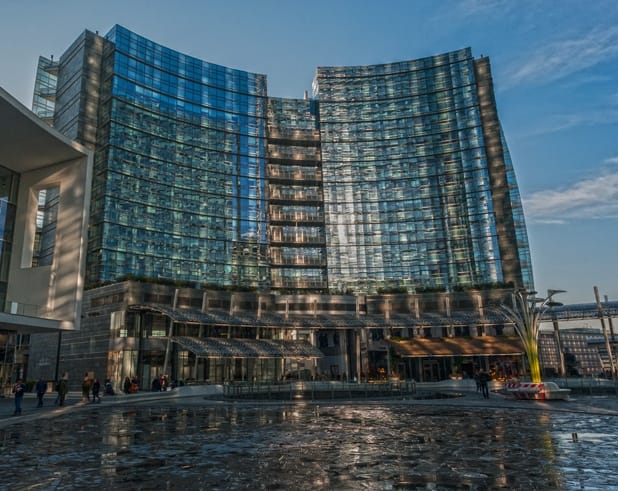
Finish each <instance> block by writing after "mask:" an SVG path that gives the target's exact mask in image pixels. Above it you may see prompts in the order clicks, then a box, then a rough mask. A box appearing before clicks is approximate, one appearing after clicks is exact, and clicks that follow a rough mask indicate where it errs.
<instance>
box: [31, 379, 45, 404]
mask: <svg viewBox="0 0 618 491" xmlns="http://www.w3.org/2000/svg"><path fill="white" fill-rule="evenodd" d="M34 390H35V391H36V398H37V404H36V407H43V396H44V395H45V392H47V382H46V381H45V380H43V377H41V378H39V381H38V382H37V383H36V386H35V387H34Z"/></svg>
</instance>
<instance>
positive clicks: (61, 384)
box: [13, 373, 68, 416]
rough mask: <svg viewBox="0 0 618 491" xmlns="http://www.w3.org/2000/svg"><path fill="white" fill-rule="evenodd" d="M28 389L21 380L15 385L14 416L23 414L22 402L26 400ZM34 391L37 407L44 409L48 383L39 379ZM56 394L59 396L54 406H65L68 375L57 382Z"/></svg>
mask: <svg viewBox="0 0 618 491" xmlns="http://www.w3.org/2000/svg"><path fill="white" fill-rule="evenodd" d="M26 389H27V387H26V384H25V383H24V381H23V380H22V379H21V378H18V379H17V381H16V382H15V385H13V394H14V396H15V411H14V412H13V415H14V416H18V415H20V414H21V412H22V402H23V400H24V394H25V393H26ZM34 390H35V392H36V400H37V404H36V407H37V408H39V407H43V397H44V396H45V393H46V392H47V381H46V380H44V379H43V378H42V377H41V378H39V380H38V381H37V383H36V384H35V386H34ZM56 392H57V394H58V395H57V396H56V400H55V401H54V404H55V405H57V406H63V405H64V399H65V397H66V394H67V392H68V376H67V374H66V373H65V374H64V375H63V376H62V378H61V379H60V380H58V381H57V382H56Z"/></svg>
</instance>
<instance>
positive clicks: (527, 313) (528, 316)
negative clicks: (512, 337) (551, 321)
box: [500, 290, 565, 383]
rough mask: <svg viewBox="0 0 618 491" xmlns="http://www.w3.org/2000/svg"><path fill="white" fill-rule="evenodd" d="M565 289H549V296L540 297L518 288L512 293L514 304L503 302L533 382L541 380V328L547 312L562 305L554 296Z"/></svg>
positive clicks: (502, 308)
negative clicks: (553, 298)
mask: <svg viewBox="0 0 618 491" xmlns="http://www.w3.org/2000/svg"><path fill="white" fill-rule="evenodd" d="M564 291H565V290H547V298H539V297H537V296H536V292H528V291H525V290H517V291H515V292H513V293H512V304H513V305H512V306H510V305H505V304H502V305H500V310H501V311H502V312H503V313H505V314H506V315H507V317H508V318H509V320H511V321H512V322H513V324H514V326H515V331H516V332H517V334H518V336H519V337H520V339H521V341H522V343H523V345H524V351H525V352H526V357H527V358H528V365H529V366H530V380H531V382H534V383H538V382H541V380H542V379H541V360H540V358H539V328H540V326H541V319H542V317H543V315H544V314H545V312H547V310H548V309H550V308H551V307H556V306H559V305H562V304H561V303H558V302H553V301H552V297H553V296H554V295H555V294H557V293H563V292H564Z"/></svg>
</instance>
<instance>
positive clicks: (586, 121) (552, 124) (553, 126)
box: [518, 106, 618, 138]
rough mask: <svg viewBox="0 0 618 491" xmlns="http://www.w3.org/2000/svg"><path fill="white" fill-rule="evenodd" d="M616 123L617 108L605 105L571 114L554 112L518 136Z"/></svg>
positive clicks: (617, 116)
mask: <svg viewBox="0 0 618 491" xmlns="http://www.w3.org/2000/svg"><path fill="white" fill-rule="evenodd" d="M615 123H618V108H615V107H611V106H610V107H607V106H606V107H605V108H599V109H593V110H588V111H582V112H580V113H577V114H575V113H571V114H555V115H553V116H551V117H549V118H547V120H545V121H539V122H538V123H537V124H536V125H535V126H534V127H532V128H529V129H526V130H524V131H523V132H521V134H519V135H518V138H524V137H531V136H539V135H546V134H548V133H557V132H558V131H564V130H568V129H571V128H575V127H578V126H595V125H602V124H615Z"/></svg>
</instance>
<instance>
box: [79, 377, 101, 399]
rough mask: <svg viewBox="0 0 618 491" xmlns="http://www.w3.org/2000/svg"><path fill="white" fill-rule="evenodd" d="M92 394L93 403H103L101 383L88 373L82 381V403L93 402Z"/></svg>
mask: <svg viewBox="0 0 618 491" xmlns="http://www.w3.org/2000/svg"><path fill="white" fill-rule="evenodd" d="M90 393H92V402H93V403H95V402H101V395H100V393H101V382H99V379H98V378H96V377H94V376H93V375H90V374H89V373H88V372H86V373H85V374H84V378H83V379H82V402H91V401H90Z"/></svg>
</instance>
